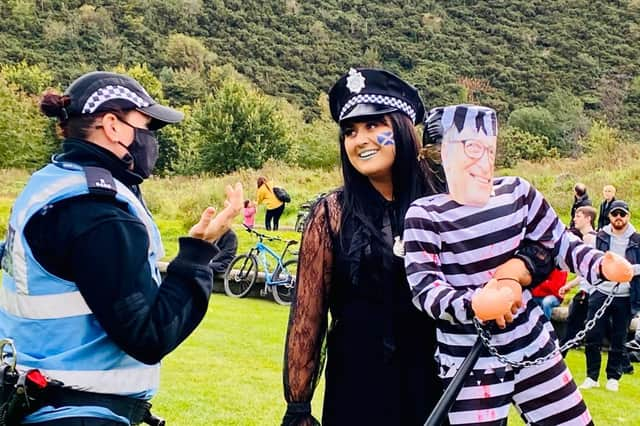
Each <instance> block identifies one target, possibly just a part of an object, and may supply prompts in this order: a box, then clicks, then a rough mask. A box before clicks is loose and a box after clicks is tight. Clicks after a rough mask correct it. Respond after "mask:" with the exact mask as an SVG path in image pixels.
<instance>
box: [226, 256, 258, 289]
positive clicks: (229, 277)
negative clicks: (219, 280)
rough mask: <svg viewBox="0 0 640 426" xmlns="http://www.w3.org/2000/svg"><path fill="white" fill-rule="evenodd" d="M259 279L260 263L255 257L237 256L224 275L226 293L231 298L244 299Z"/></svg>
mask: <svg viewBox="0 0 640 426" xmlns="http://www.w3.org/2000/svg"><path fill="white" fill-rule="evenodd" d="M257 277H258V261H257V260H256V258H255V256H253V255H249V254H241V255H239V256H236V257H235V258H234V259H233V260H232V261H231V263H230V264H229V266H228V267H227V270H226V271H225V273H224V292H225V293H226V294H227V296H229V297H244V296H246V295H247V294H248V293H249V291H250V290H251V287H252V286H253V284H254V283H255V282H256V278H257Z"/></svg>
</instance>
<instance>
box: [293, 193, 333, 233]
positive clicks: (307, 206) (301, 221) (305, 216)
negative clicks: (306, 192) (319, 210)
mask: <svg viewBox="0 0 640 426" xmlns="http://www.w3.org/2000/svg"><path fill="white" fill-rule="evenodd" d="M325 195H327V193H326V192H321V193H319V194H316V196H315V197H313V198H312V199H310V200H307V201H305V202H304V203H302V204H300V207H299V208H298V215H297V217H296V224H295V225H294V227H293V229H294V231H296V232H302V231H303V230H304V225H305V224H306V223H307V220H309V213H311V207H313V206H314V204H315V203H316V202H318V200H319V199H321V198H322V197H324V196H325Z"/></svg>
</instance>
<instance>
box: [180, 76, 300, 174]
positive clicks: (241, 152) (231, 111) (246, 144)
mask: <svg viewBox="0 0 640 426" xmlns="http://www.w3.org/2000/svg"><path fill="white" fill-rule="evenodd" d="M191 125H192V128H191V129H189V131H188V134H187V139H190V141H187V142H188V143H190V144H191V146H197V147H198V151H199V154H200V155H199V162H200V167H199V168H200V170H201V171H204V172H212V173H216V174H223V173H228V172H231V171H234V170H237V169H239V168H260V167H261V166H262V164H263V163H264V162H265V161H266V160H267V159H269V158H275V159H281V158H284V157H285V156H286V154H287V151H288V150H289V141H288V140H287V134H286V129H285V125H284V122H283V119H282V117H281V114H280V111H279V110H278V109H277V107H276V103H275V102H274V101H273V100H271V99H269V98H268V97H267V96H265V95H263V94H261V93H260V92H258V91H257V90H255V89H254V88H252V87H248V86H247V85H245V84H243V83H241V82H238V81H235V80H233V79H228V80H226V81H225V82H224V83H223V85H222V86H221V87H220V89H219V90H218V91H217V92H216V93H215V94H214V95H209V96H208V97H207V98H206V99H205V100H204V101H202V102H199V103H196V104H195V105H194V108H193V121H192V122H191ZM194 138H195V140H194Z"/></svg>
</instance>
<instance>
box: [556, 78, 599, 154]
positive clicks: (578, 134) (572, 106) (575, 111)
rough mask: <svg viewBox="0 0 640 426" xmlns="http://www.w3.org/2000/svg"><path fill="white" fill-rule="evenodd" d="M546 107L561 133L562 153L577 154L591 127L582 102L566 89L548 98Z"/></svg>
mask: <svg viewBox="0 0 640 426" xmlns="http://www.w3.org/2000/svg"><path fill="white" fill-rule="evenodd" d="M545 106H546V107H547V109H548V110H549V112H550V113H551V115H552V117H553V120H554V121H555V125H556V127H557V128H558V131H559V132H560V135H561V141H562V144H561V145H560V146H559V147H558V148H559V149H560V151H561V152H562V153H563V154H573V153H577V152H578V151H579V149H580V146H579V143H578V141H579V140H580V139H582V138H583V137H584V136H585V135H586V134H587V132H588V131H589V126H590V121H589V119H588V118H587V116H586V115H585V114H584V104H583V102H582V100H581V99H580V98H579V97H577V96H574V95H573V94H572V93H571V92H569V91H568V90H566V89H556V90H554V91H553V92H551V94H550V95H549V96H548V97H547V100H546V101H545Z"/></svg>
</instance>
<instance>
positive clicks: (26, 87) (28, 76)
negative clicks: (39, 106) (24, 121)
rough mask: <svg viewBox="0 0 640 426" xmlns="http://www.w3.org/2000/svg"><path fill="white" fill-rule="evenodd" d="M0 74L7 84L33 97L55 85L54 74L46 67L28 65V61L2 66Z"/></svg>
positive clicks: (0, 66)
mask: <svg viewBox="0 0 640 426" xmlns="http://www.w3.org/2000/svg"><path fill="white" fill-rule="evenodd" d="M0 73H2V75H3V76H4V78H5V79H6V80H7V82H9V83H12V84H15V85H16V86H17V87H19V88H20V90H22V91H24V92H26V93H28V94H31V95H41V94H42V92H44V91H45V89H47V88H48V87H50V86H51V84H52V83H53V74H52V73H51V72H50V71H49V70H47V69H46V67H42V66H40V65H28V64H27V62H26V61H21V62H19V63H17V64H13V65H12V64H5V65H0Z"/></svg>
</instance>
